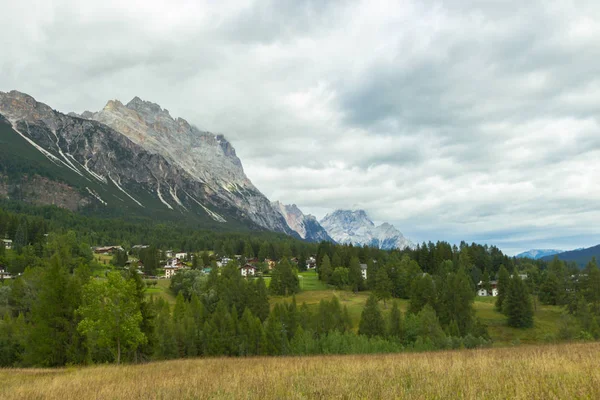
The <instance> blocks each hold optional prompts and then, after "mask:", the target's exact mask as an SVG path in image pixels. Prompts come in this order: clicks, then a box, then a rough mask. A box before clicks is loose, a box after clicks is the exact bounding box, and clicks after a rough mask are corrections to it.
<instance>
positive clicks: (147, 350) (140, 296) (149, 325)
mask: <svg viewBox="0 0 600 400" xmlns="http://www.w3.org/2000/svg"><path fill="white" fill-rule="evenodd" d="M127 279H128V280H130V281H132V282H133V284H134V286H135V299H136V300H137V304H138V307H139V310H140V313H141V315H142V322H141V324H140V329H141V331H142V333H143V334H144V336H146V342H145V343H142V344H140V345H139V346H138V348H137V349H136V353H135V356H134V361H136V362H137V361H145V360H147V359H149V358H150V357H151V355H152V352H153V348H154V343H153V339H154V318H155V317H156V316H155V314H154V308H153V306H152V305H151V304H150V303H149V302H148V299H147V297H146V284H145V283H144V280H143V279H142V277H141V276H140V274H139V273H138V270H137V268H136V267H135V266H133V265H132V266H131V267H129V270H128V271H127Z"/></svg>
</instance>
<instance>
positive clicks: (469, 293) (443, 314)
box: [437, 267, 475, 336]
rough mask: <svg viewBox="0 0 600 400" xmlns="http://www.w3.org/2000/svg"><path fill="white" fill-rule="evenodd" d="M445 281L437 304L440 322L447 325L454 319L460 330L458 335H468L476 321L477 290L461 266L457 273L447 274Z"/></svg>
mask: <svg viewBox="0 0 600 400" xmlns="http://www.w3.org/2000/svg"><path fill="white" fill-rule="evenodd" d="M443 282H444V284H443V285H442V293H441V296H440V299H439V302H438V306H437V308H438V310H439V317H440V322H441V324H442V326H444V327H447V326H449V325H450V323H451V322H452V321H454V322H455V323H456V324H457V325H458V329H459V332H460V334H459V335H457V336H466V335H467V334H468V333H470V332H471V328H472V326H473V324H474V322H475V310H474V309H473V301H474V300H475V292H474V291H473V288H472V286H471V279H470V277H469V276H468V275H467V274H466V272H465V269H464V268H463V267H461V268H460V269H459V270H458V272H457V273H451V274H449V275H447V276H446V277H445V280H444V281H443Z"/></svg>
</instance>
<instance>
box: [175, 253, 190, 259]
mask: <svg viewBox="0 0 600 400" xmlns="http://www.w3.org/2000/svg"><path fill="white" fill-rule="evenodd" d="M187 255H188V254H187V253H175V258H179V259H180V260H183V259H185V258H187Z"/></svg>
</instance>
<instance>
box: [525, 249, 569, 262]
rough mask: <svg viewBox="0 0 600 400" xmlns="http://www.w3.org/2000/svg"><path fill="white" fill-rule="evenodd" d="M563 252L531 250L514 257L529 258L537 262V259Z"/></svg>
mask: <svg viewBox="0 0 600 400" xmlns="http://www.w3.org/2000/svg"><path fill="white" fill-rule="evenodd" d="M563 252H564V251H563V250H556V249H531V250H528V251H525V252H523V253H520V254H517V255H516V256H515V257H517V258H531V259H533V260H538V259H540V258H543V257H546V256H553V255H555V254H560V253H563Z"/></svg>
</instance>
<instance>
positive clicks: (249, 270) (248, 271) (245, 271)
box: [240, 264, 256, 277]
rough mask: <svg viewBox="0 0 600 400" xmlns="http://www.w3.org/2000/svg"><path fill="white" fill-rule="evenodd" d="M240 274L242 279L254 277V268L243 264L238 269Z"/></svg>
mask: <svg viewBox="0 0 600 400" xmlns="http://www.w3.org/2000/svg"><path fill="white" fill-rule="evenodd" d="M240 273H241V274H242V276H244V277H248V276H254V275H256V267H255V266H254V265H252V264H244V265H243V266H241V267H240Z"/></svg>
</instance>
